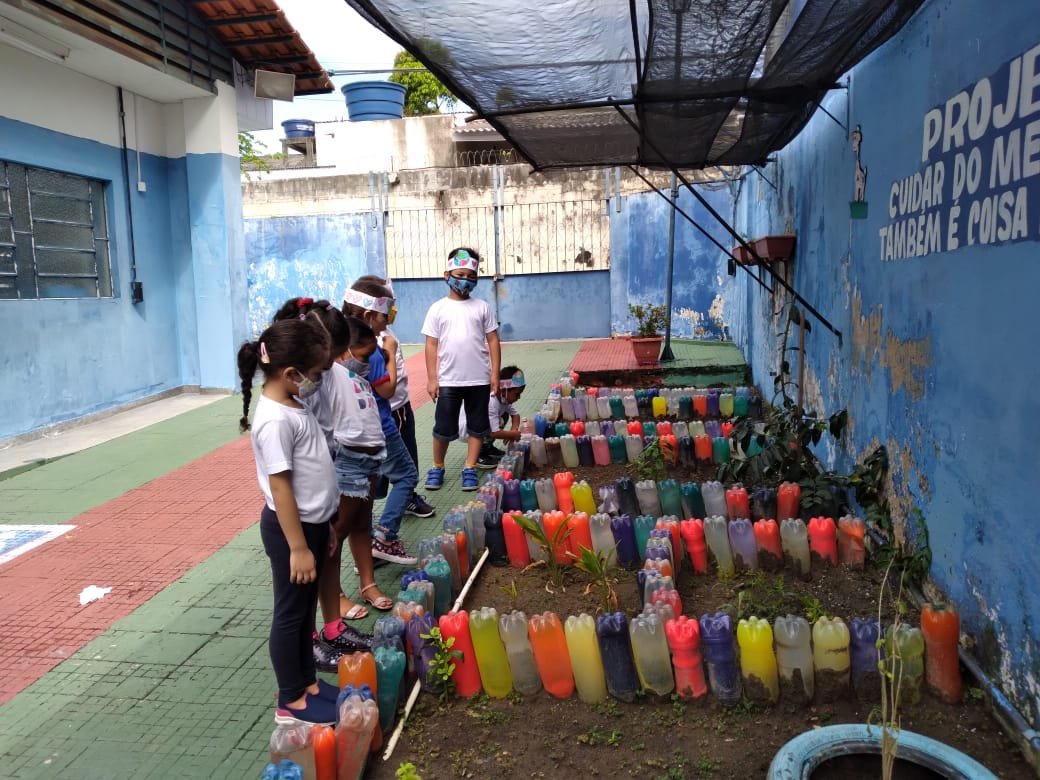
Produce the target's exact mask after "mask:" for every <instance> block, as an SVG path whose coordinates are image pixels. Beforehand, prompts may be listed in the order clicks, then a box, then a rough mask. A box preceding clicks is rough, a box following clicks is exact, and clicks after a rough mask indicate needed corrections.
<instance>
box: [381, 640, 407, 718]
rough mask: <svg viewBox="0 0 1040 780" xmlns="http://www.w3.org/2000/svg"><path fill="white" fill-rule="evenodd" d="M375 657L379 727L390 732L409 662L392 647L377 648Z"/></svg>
mask: <svg viewBox="0 0 1040 780" xmlns="http://www.w3.org/2000/svg"><path fill="white" fill-rule="evenodd" d="M374 656H375V663H376V701H377V704H378V707H379V725H380V727H381V728H382V730H383V731H384V732H389V730H390V728H391V727H392V726H393V725H394V716H395V715H396V714H397V700H398V696H399V695H400V692H401V681H402V680H403V679H404V673H405V670H406V669H407V668H408V661H407V659H406V658H405V655H404V653H403V652H402V651H400V650H397V649H395V648H392V647H377V648H376V649H375V654H374Z"/></svg>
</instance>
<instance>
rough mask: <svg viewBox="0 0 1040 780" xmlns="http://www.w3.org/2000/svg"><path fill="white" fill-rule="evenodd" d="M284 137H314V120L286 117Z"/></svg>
mask: <svg viewBox="0 0 1040 780" xmlns="http://www.w3.org/2000/svg"><path fill="white" fill-rule="evenodd" d="M282 133H283V135H282V137H283V138H314V122H313V121H311V120H310V119H286V120H285V121H284V122H282Z"/></svg>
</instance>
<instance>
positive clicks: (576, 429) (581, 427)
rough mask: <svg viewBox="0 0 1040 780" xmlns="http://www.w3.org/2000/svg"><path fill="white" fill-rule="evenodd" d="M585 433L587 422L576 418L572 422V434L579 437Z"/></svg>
mask: <svg viewBox="0 0 1040 780" xmlns="http://www.w3.org/2000/svg"><path fill="white" fill-rule="evenodd" d="M584 435H585V423H583V422H582V421H581V420H575V421H574V422H572V423H571V436H573V437H575V438H577V437H579V436H584Z"/></svg>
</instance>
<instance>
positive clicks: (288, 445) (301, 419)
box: [249, 395, 339, 523]
mask: <svg viewBox="0 0 1040 780" xmlns="http://www.w3.org/2000/svg"><path fill="white" fill-rule="evenodd" d="M249 438H250V441H251V442H252V444H253V457H254V458H255V459H256V478H257V480H258V481H259V482H260V490H262V491H263V493H264V499H265V500H266V501H267V506H268V507H269V508H270V509H274V508H275V507H274V497H273V496H272V494H271V475H272V474H280V473H282V472H283V471H291V472H292V489H293V495H294V496H295V497H296V508H297V509H298V510H299V513H300V522H303V523H323V522H325V521H326V520H328V519H329V518H330V517H332V515H333V513H334V512H335V511H336V508H337V507H338V506H339V489H338V488H337V486H336V472H335V470H334V469H333V466H332V458H331V457H330V455H329V448H328V445H327V444H326V443H325V437H324V436H322V433H321V429H320V428H319V427H318V421H317V420H316V419H315V418H314V415H313V414H311V412H310V410H309V409H306V408H304V409H296V408H294V407H291V406H286V405H285V404H280V403H278V402H277V401H272V400H271V399H270V398H267V397H266V396H263V395H261V396H260V399H259V400H258V401H257V403H256V412H255V414H254V415H253V426H252V433H251V434H250V437H249Z"/></svg>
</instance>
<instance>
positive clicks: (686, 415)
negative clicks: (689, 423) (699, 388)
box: [678, 395, 693, 420]
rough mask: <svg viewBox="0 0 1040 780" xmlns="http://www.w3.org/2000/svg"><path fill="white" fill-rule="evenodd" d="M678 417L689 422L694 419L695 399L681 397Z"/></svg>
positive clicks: (685, 396) (686, 396)
mask: <svg viewBox="0 0 1040 780" xmlns="http://www.w3.org/2000/svg"><path fill="white" fill-rule="evenodd" d="M678 415H679V417H680V418H681V419H683V420H689V419H690V418H691V417H693V397H692V396H689V395H681V396H679V412H678Z"/></svg>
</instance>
